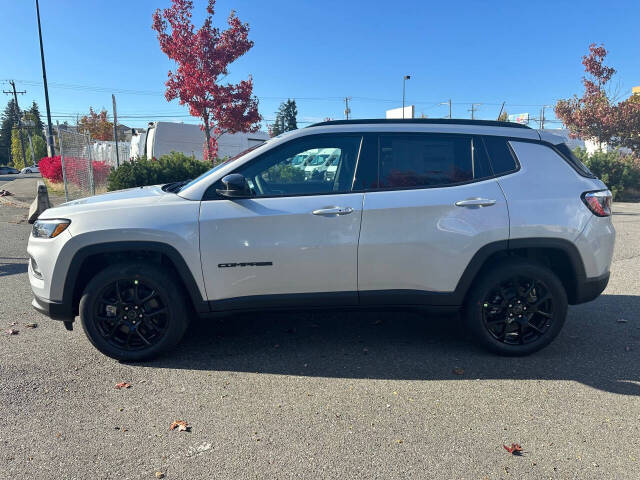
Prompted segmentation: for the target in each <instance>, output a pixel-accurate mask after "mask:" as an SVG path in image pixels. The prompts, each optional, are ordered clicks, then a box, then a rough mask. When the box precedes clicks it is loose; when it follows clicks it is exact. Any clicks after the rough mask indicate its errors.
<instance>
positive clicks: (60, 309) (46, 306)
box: [31, 295, 75, 322]
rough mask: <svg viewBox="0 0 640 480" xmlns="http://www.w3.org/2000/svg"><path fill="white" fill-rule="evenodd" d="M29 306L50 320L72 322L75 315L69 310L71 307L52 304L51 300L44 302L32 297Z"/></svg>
mask: <svg viewBox="0 0 640 480" xmlns="http://www.w3.org/2000/svg"><path fill="white" fill-rule="evenodd" d="M31 305H32V306H33V308H35V309H36V310H37V311H38V312H40V313H42V314H43V315H46V316H47V317H49V318H51V319H52V320H61V321H63V322H73V320H74V319H75V315H74V312H73V308H71V305H67V304H65V303H62V302H52V301H51V300H45V299H44V298H40V297H38V296H37V295H34V296H33V301H32V302H31Z"/></svg>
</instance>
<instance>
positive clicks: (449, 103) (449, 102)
mask: <svg viewBox="0 0 640 480" xmlns="http://www.w3.org/2000/svg"><path fill="white" fill-rule="evenodd" d="M440 105H449V118H450V119H451V118H452V117H451V99H449V101H448V102H440Z"/></svg>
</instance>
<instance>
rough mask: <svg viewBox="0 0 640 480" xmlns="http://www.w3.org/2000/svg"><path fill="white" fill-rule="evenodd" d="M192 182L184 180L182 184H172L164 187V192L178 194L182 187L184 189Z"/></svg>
mask: <svg viewBox="0 0 640 480" xmlns="http://www.w3.org/2000/svg"><path fill="white" fill-rule="evenodd" d="M190 181H191V180H184V181H182V182H171V183H167V184H166V185H163V186H162V190H164V191H165V192H171V193H178V192H179V191H180V189H181V188H182V187H184V186H185V185H186V184H187V183H189V182H190Z"/></svg>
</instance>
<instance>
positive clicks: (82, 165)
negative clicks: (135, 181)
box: [38, 155, 111, 187]
mask: <svg viewBox="0 0 640 480" xmlns="http://www.w3.org/2000/svg"><path fill="white" fill-rule="evenodd" d="M64 166H65V173H66V174H67V181H68V182H70V183H72V184H74V185H77V186H79V187H80V186H85V187H88V186H89V172H88V163H87V159H86V158H77V157H65V159H64ZM38 167H40V173H41V174H42V176H43V177H44V178H46V179H47V180H49V181H51V182H54V183H59V182H62V161H61V159H60V155H58V156H56V157H44V158H43V159H42V160H40V162H39V163H38ZM110 171H111V167H110V166H109V165H108V164H107V163H106V162H99V161H95V162H93V180H94V182H95V184H96V185H106V183H107V177H108V176H109V172H110Z"/></svg>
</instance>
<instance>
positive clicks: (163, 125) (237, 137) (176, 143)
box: [130, 122, 269, 160]
mask: <svg viewBox="0 0 640 480" xmlns="http://www.w3.org/2000/svg"><path fill="white" fill-rule="evenodd" d="M135 136H138V137H139V138H137V139H135V140H134V139H133V138H132V140H131V145H132V149H131V154H130V157H131V158H136V157H142V156H143V155H146V156H147V158H151V157H156V158H158V157H160V156H162V155H165V154H167V153H171V152H172V151H174V152H182V153H184V154H185V155H188V156H193V157H195V158H197V159H198V160H202V147H203V146H204V141H205V140H204V132H203V131H202V130H200V126H199V125H193V124H188V123H173V122H149V128H148V129H147V131H146V132H140V133H137V134H136V135H134V137H135ZM268 139H269V134H268V133H267V132H255V133H225V134H224V135H222V136H221V137H220V138H219V139H218V157H220V158H224V157H233V156H234V155H237V154H238V153H240V152H242V151H244V150H246V149H247V148H249V147H253V146H255V145H260V144H261V143H263V142H265V141H266V140H268ZM134 145H135V148H134Z"/></svg>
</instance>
